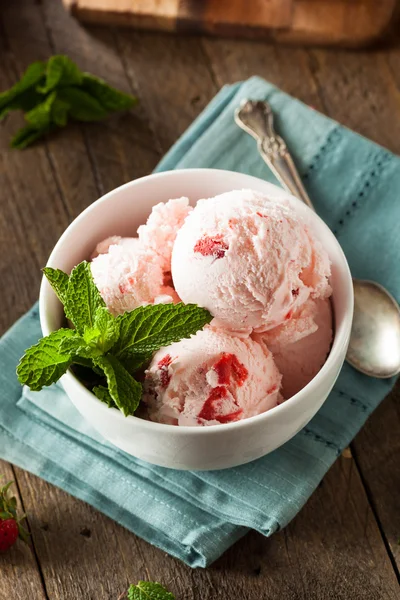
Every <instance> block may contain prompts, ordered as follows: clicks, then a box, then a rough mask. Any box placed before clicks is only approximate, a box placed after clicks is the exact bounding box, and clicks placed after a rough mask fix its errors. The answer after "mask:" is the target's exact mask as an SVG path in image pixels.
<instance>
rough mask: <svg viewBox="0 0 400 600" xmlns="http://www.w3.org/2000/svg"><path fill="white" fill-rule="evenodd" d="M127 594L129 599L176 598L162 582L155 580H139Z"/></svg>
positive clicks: (169, 599) (158, 599)
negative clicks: (155, 581)
mask: <svg viewBox="0 0 400 600" xmlns="http://www.w3.org/2000/svg"><path fill="white" fill-rule="evenodd" d="M127 595H128V599H129V600H175V596H174V595H173V594H171V592H168V591H167V590H166V589H165V587H163V586H162V585H161V583H154V582H153V581H139V582H138V583H137V585H131V586H130V587H129V590H128V594H127Z"/></svg>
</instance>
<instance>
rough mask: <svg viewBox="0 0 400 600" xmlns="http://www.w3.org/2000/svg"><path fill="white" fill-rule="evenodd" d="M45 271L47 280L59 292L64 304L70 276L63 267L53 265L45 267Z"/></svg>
mask: <svg viewBox="0 0 400 600" xmlns="http://www.w3.org/2000/svg"><path fill="white" fill-rule="evenodd" d="M43 273H44V275H45V276H46V279H47V281H48V282H49V283H50V285H51V287H52V288H53V290H54V291H55V293H56V294H57V296H58V298H59V299H60V300H61V302H62V303H63V304H64V303H65V300H66V296H67V288H68V280H69V277H68V275H67V274H66V273H64V271H61V269H52V268H51V267H45V268H44V269H43Z"/></svg>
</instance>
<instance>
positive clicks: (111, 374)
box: [93, 354, 142, 417]
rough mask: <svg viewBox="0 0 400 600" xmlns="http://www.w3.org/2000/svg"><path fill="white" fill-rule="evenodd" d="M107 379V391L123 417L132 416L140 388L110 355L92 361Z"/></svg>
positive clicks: (139, 397)
mask: <svg viewBox="0 0 400 600" xmlns="http://www.w3.org/2000/svg"><path fill="white" fill-rule="evenodd" d="M93 362H94V364H95V365H96V366H97V367H99V368H100V369H101V370H102V371H103V373H104V375H105V376H106V379H107V385H108V391H109V393H110V396H111V398H112V399H113V400H114V402H115V404H116V405H117V407H118V408H119V409H120V410H121V411H122V412H123V413H124V415H125V417H127V416H128V415H133V414H134V412H135V410H136V409H137V407H138V405H139V402H140V400H141V397H142V386H141V384H140V383H139V382H138V381H136V379H134V378H133V377H132V375H130V374H129V373H128V371H127V370H126V369H125V367H123V365H121V363H120V362H119V360H118V359H117V358H115V356H113V355H112V354H108V355H107V356H100V357H99V358H94V359H93Z"/></svg>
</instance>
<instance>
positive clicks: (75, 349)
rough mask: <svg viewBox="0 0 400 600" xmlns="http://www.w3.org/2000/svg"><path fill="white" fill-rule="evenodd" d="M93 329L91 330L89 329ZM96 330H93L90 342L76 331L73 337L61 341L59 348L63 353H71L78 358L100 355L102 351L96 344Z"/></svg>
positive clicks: (90, 357)
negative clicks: (93, 334)
mask: <svg viewBox="0 0 400 600" xmlns="http://www.w3.org/2000/svg"><path fill="white" fill-rule="evenodd" d="M91 331H93V330H91ZM98 335H99V334H98V332H97V331H96V332H95V339H94V342H93V341H92V343H90V342H87V341H86V340H85V339H84V338H83V337H82V336H80V335H79V334H77V333H76V335H75V336H74V337H73V338H66V339H65V340H63V341H62V343H61V347H60V350H61V352H63V353H65V354H72V355H74V356H76V357H79V359H81V358H83V359H85V360H86V359H90V360H91V359H92V358H97V357H98V356H101V354H102V352H101V350H99V349H98V348H97V346H96V340H97V338H98Z"/></svg>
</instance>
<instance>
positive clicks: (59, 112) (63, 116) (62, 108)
mask: <svg viewBox="0 0 400 600" xmlns="http://www.w3.org/2000/svg"><path fill="white" fill-rule="evenodd" d="M68 111H69V104H68V102H64V100H61V98H59V97H58V96H57V97H56V98H55V100H54V102H53V104H52V107H51V120H52V122H53V123H55V124H56V125H58V126H59V127H65V125H66V124H67V122H68Z"/></svg>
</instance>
